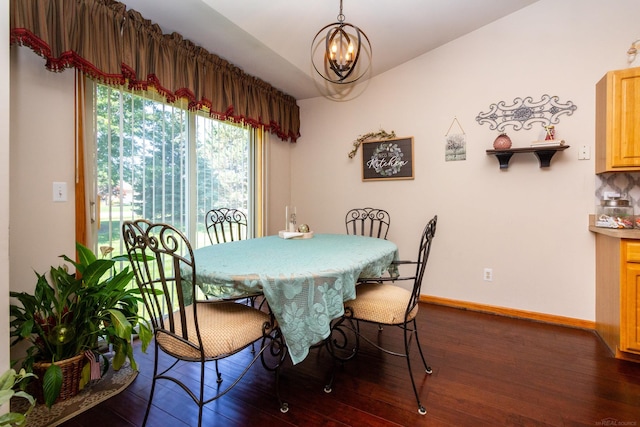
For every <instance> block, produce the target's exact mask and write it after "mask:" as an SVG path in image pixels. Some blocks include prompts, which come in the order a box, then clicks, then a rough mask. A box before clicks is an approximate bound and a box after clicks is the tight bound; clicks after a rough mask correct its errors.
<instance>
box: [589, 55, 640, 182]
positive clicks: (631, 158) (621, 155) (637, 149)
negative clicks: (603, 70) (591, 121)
mask: <svg viewBox="0 0 640 427" xmlns="http://www.w3.org/2000/svg"><path fill="white" fill-rule="evenodd" d="M625 171H636V172H637V171H640V67H637V68H628V69H625V70H617V71H610V72H608V73H607V74H605V75H604V77H602V79H601V80H600V81H599V82H598V83H597V84H596V173H603V172H625Z"/></svg>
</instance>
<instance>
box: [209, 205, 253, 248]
mask: <svg viewBox="0 0 640 427" xmlns="http://www.w3.org/2000/svg"><path fill="white" fill-rule="evenodd" d="M204 224H205V227H206V229H207V234H208V235H209V240H210V241H211V244H214V243H226V242H233V241H236V240H243V239H246V238H247V227H248V222H247V215H246V214H245V213H244V212H242V211H240V210H238V209H233V208H217V209H211V210H210V211H209V212H207V213H206V215H205V217H204Z"/></svg>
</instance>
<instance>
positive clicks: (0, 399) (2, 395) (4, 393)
mask: <svg viewBox="0 0 640 427" xmlns="http://www.w3.org/2000/svg"><path fill="white" fill-rule="evenodd" d="M14 394H15V393H14V391H13V390H12V389H10V388H9V389H7V390H0V406H2V405H4V404H5V403H7V402H8V401H10V400H11V397H12V396H13V395H14Z"/></svg>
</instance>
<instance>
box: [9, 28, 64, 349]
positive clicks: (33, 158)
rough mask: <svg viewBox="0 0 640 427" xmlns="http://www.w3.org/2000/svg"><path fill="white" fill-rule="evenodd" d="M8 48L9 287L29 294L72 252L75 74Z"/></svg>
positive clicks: (27, 51) (25, 51) (27, 52)
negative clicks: (59, 189)
mask: <svg viewBox="0 0 640 427" xmlns="http://www.w3.org/2000/svg"><path fill="white" fill-rule="evenodd" d="M7 33H8V30H7ZM10 50H11V92H10V100H11V102H10V106H11V111H10V113H11V147H10V155H9V159H10V162H11V173H10V183H9V187H8V188H9V197H8V200H9V222H10V224H11V228H10V231H9V241H10V242H9V253H10V266H11V269H10V276H9V277H10V282H9V283H10V287H11V290H12V291H33V289H34V287H35V283H36V275H35V273H34V271H37V272H39V273H43V272H45V271H47V270H48V269H49V267H50V266H52V265H60V264H62V263H63V261H62V260H61V259H60V258H59V255H62V254H68V255H69V256H73V254H74V253H75V252H74V251H75V206H74V182H75V181H74V179H75V178H74V177H75V175H74V164H75V150H74V71H73V70H66V71H64V72H62V73H52V72H50V71H47V70H46V69H45V68H44V59H43V58H41V57H39V56H37V55H35V54H34V53H33V51H32V50H31V49H29V48H26V47H16V46H12V47H11V49H10ZM2 158H3V159H6V158H7V157H4V156H2ZM3 182H4V181H3ZM53 182H66V183H67V188H68V202H58V203H54V202H53V201H52V197H53ZM5 295H6V294H5ZM5 306H7V304H4V305H3V307H5ZM14 357H17V356H14Z"/></svg>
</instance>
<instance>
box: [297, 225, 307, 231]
mask: <svg viewBox="0 0 640 427" xmlns="http://www.w3.org/2000/svg"><path fill="white" fill-rule="evenodd" d="M298 231H299V232H300V233H308V232H309V226H308V225H307V224H300V225H299V226H298Z"/></svg>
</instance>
